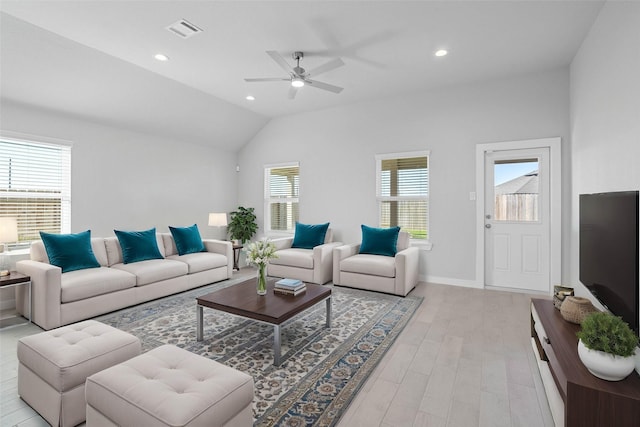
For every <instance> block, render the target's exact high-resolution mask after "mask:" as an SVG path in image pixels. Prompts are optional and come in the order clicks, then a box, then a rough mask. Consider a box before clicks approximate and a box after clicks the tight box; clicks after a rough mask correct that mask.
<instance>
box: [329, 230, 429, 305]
mask: <svg viewBox="0 0 640 427" xmlns="http://www.w3.org/2000/svg"><path fill="white" fill-rule="evenodd" d="M409 243H410V240H409V233H407V232H404V231H401V232H400V233H399V234H398V243H397V253H396V255H395V257H391V256H383V255H369V254H361V253H359V252H360V244H359V243H358V244H352V245H343V246H340V247H338V248H336V249H335V250H334V251H333V284H334V285H340V286H348V287H351V288H358V289H365V290H369V291H376V292H385V293H389V294H394V295H400V296H406V295H407V294H408V293H409V292H410V291H411V290H412V289H413V288H414V287H415V286H416V284H417V283H418V258H419V251H418V248H415V247H410V246H409Z"/></svg>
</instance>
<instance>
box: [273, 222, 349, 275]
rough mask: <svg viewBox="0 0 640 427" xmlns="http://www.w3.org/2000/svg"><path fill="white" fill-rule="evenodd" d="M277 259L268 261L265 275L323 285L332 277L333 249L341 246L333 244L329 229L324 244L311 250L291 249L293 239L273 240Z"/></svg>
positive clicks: (337, 243)
mask: <svg viewBox="0 0 640 427" xmlns="http://www.w3.org/2000/svg"><path fill="white" fill-rule="evenodd" d="M272 242H273V243H274V244H275V245H276V249H277V250H276V254H277V255H278V258H274V259H272V260H269V265H268V267H267V274H268V275H269V276H273V277H286V278H288V279H298V280H302V281H303V282H310V283H317V284H318V285H324V284H325V283H327V282H329V281H331V276H332V275H333V249H334V248H337V247H338V246H340V245H342V243H341V242H333V231H332V230H331V229H330V228H329V229H327V233H326V234H325V237H324V244H323V245H318V246H316V247H314V248H313V249H299V248H292V247H291V245H292V244H293V237H283V238H280V239H274V240H272Z"/></svg>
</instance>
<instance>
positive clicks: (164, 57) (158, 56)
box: [153, 53, 169, 62]
mask: <svg viewBox="0 0 640 427" xmlns="http://www.w3.org/2000/svg"><path fill="white" fill-rule="evenodd" d="M153 57H154V58H156V59H157V60H158V61H163V62H164V61H168V60H169V57H168V56H167V55H164V54H162V53H156V54H155V55H154V56H153Z"/></svg>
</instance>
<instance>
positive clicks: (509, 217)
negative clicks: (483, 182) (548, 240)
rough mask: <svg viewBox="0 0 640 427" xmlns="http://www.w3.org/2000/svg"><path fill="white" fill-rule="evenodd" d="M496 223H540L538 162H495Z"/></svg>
mask: <svg viewBox="0 0 640 427" xmlns="http://www.w3.org/2000/svg"><path fill="white" fill-rule="evenodd" d="M493 176H494V196H495V205H494V220H495V221H520V222H537V221H539V209H538V193H539V187H540V186H539V181H538V159H521V160H500V161H496V162H495V163H494V170H493Z"/></svg>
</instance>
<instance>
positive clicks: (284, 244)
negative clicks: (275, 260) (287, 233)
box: [270, 237, 293, 251]
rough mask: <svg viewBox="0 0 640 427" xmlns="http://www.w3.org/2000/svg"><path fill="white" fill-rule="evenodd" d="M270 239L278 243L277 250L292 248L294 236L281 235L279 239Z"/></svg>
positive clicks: (275, 243)
mask: <svg viewBox="0 0 640 427" xmlns="http://www.w3.org/2000/svg"><path fill="white" fill-rule="evenodd" d="M270 241H271V243H273V244H274V245H276V251H280V250H282V249H291V246H292V245H293V237H280V238H277V239H270Z"/></svg>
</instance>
